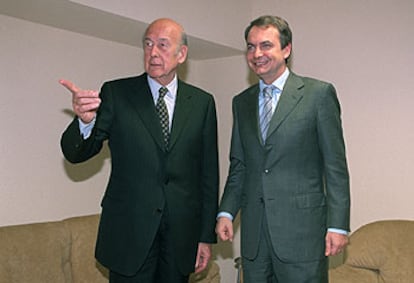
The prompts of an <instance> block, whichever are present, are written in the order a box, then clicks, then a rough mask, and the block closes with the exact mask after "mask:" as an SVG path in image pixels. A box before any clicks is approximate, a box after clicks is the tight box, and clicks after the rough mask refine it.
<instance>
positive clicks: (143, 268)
mask: <svg viewBox="0 0 414 283" xmlns="http://www.w3.org/2000/svg"><path fill="white" fill-rule="evenodd" d="M143 46H144V63H145V71H146V73H144V74H142V75H139V76H136V77H130V78H123V79H118V80H114V81H110V82H106V83H105V84H104V85H103V87H102V90H101V92H100V93H99V94H98V93H97V92H96V91H88V90H82V89H79V88H77V87H76V86H75V85H73V84H72V83H71V82H69V81H61V83H62V84H63V85H64V86H65V87H66V88H68V89H69V90H70V91H71V92H72V96H73V109H74V112H75V113H76V117H75V119H74V120H73V121H72V123H71V124H70V125H69V126H68V128H67V129H66V130H65V132H64V133H63V135H62V139H61V146H62V151H63V153H64V155H65V157H66V158H67V159H68V160H69V161H70V162H73V163H77V162H83V161H85V160H88V159H89V158H91V157H93V156H94V155H96V154H98V153H99V151H100V150H101V148H102V145H103V142H104V141H105V140H108V145H109V147H110V151H111V165H112V166H111V175H110V179H109V182H108V185H107V188H106V191H105V194H104V197H103V200H102V214H101V219H100V224H99V231H98V240H97V243H96V258H97V259H98V260H99V262H101V263H102V264H103V265H104V266H106V267H107V268H108V269H109V270H110V282H111V283H138V282H146V283H166V282H169V283H186V282H188V277H189V274H190V273H191V272H193V271H196V272H199V271H201V270H203V269H205V268H206V266H207V263H208V261H209V260H210V258H211V244H212V243H215V242H216V237H217V235H216V234H215V232H214V227H215V223H216V214H217V206H218V151H217V121H216V109H215V104H214V99H213V96H212V95H210V94H208V93H206V92H205V91H203V90H201V89H199V88H197V87H194V86H191V85H189V84H186V83H184V82H183V81H181V80H179V79H178V78H177V74H176V70H177V67H178V65H179V64H181V63H183V62H184V61H185V60H186V57H187V40H186V35H185V33H184V30H183V28H182V27H181V25H179V24H178V23H176V22H175V21H173V20H171V19H158V20H156V21H154V22H153V23H151V24H150V25H149V26H148V28H147V30H146V32H145V35H144V38H143ZM159 114H161V115H159Z"/></svg>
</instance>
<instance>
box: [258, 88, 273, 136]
mask: <svg viewBox="0 0 414 283" xmlns="http://www.w3.org/2000/svg"><path fill="white" fill-rule="evenodd" d="M272 92H273V88H272V87H271V86H269V87H265V88H264V89H263V92H262V95H263V99H262V104H261V106H260V108H261V114H260V118H259V125H260V131H261V133H262V138H263V141H265V140H266V135H267V130H268V129H269V124H270V120H271V119H272Z"/></svg>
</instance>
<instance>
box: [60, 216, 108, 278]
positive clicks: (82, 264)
mask: <svg viewBox="0 0 414 283" xmlns="http://www.w3.org/2000/svg"><path fill="white" fill-rule="evenodd" d="M63 222H64V224H65V226H66V228H67V229H68V231H69V233H68V234H69V235H70V237H71V242H72V246H71V262H72V282H73V283H90V282H93V283H101V282H102V283H104V282H108V271H107V269H106V268H104V267H103V266H102V265H100V264H99V263H98V262H97V261H96V260H95V256H94V255H95V242H96V234H97V231H98V224H99V215H90V216H80V217H73V218H68V219H66V220H64V221H63Z"/></svg>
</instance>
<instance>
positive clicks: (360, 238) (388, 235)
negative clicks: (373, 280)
mask: <svg viewBox="0 0 414 283" xmlns="http://www.w3.org/2000/svg"><path fill="white" fill-rule="evenodd" d="M413 243H414V221H408V220H385V221H378V222H374V223H370V224H367V225H365V226H363V227H361V228H359V229H358V230H357V231H355V233H353V234H352V235H351V237H350V244H349V246H348V247H347V258H346V264H349V265H351V266H354V267H362V268H367V269H372V270H377V272H379V276H380V278H381V279H382V280H383V281H384V282H410V281H407V280H412V278H414V268H413V267H414V244H413ZM411 282H412V281H411Z"/></svg>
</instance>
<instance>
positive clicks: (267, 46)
mask: <svg viewBox="0 0 414 283" xmlns="http://www.w3.org/2000/svg"><path fill="white" fill-rule="evenodd" d="M261 47H262V49H264V50H267V49H270V48H272V47H273V44H271V43H263V44H262V46H261Z"/></svg>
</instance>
